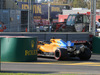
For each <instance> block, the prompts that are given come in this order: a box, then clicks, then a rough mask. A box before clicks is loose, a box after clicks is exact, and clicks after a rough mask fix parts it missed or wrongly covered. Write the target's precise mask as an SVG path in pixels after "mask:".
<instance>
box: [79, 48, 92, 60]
mask: <svg viewBox="0 0 100 75" xmlns="http://www.w3.org/2000/svg"><path fill="white" fill-rule="evenodd" d="M78 56H79V58H80V60H89V59H90V58H91V50H90V49H89V48H82V50H81V53H80V54H79V55H78Z"/></svg>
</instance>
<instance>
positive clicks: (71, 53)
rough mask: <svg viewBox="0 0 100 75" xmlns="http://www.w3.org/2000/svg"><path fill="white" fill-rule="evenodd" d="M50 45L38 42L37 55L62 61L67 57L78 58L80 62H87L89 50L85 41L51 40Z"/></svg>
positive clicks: (89, 55) (89, 54)
mask: <svg viewBox="0 0 100 75" xmlns="http://www.w3.org/2000/svg"><path fill="white" fill-rule="evenodd" d="M50 42H51V43H50V44H48V43H45V42H43V41H39V44H38V55H43V56H53V57H55V59H57V60H64V59H67V58H68V57H79V58H80V59H81V60H89V59H90V57H91V50H90V49H89V47H88V46H87V41H73V42H71V41H67V42H65V41H63V40H62V39H51V40H50Z"/></svg>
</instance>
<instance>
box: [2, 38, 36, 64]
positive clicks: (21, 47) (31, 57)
mask: <svg viewBox="0 0 100 75" xmlns="http://www.w3.org/2000/svg"><path fill="white" fill-rule="evenodd" d="M0 44H1V48H0V49H1V61H9V62H12V61H13V62H19V61H20V62H27V61H36V60H37V38H36V37H21V38H20V37H2V38H0Z"/></svg>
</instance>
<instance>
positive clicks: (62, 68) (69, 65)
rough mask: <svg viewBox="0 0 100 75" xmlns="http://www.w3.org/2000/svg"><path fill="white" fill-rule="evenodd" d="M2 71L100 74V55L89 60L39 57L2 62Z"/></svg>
mask: <svg viewBox="0 0 100 75" xmlns="http://www.w3.org/2000/svg"><path fill="white" fill-rule="evenodd" d="M1 70H2V71H1V72H15V73H18V72H27V73H40V74H51V73H56V74H57V73H69V74H70V73H77V74H94V75H96V74H100V55H92V57H91V59H90V60H89V61H80V60H79V59H77V58H74V59H73V58H71V59H69V60H66V61H57V60H55V59H54V58H47V57H38V61H37V62H2V63H1Z"/></svg>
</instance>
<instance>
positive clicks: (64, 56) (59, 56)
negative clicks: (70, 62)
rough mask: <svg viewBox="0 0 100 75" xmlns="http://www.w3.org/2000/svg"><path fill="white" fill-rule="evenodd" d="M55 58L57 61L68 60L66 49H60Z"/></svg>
mask: <svg viewBox="0 0 100 75" xmlns="http://www.w3.org/2000/svg"><path fill="white" fill-rule="evenodd" d="M54 57H55V59H56V60H65V59H67V58H68V53H67V50H66V49H63V48H59V49H57V50H56V51H55V53H54Z"/></svg>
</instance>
